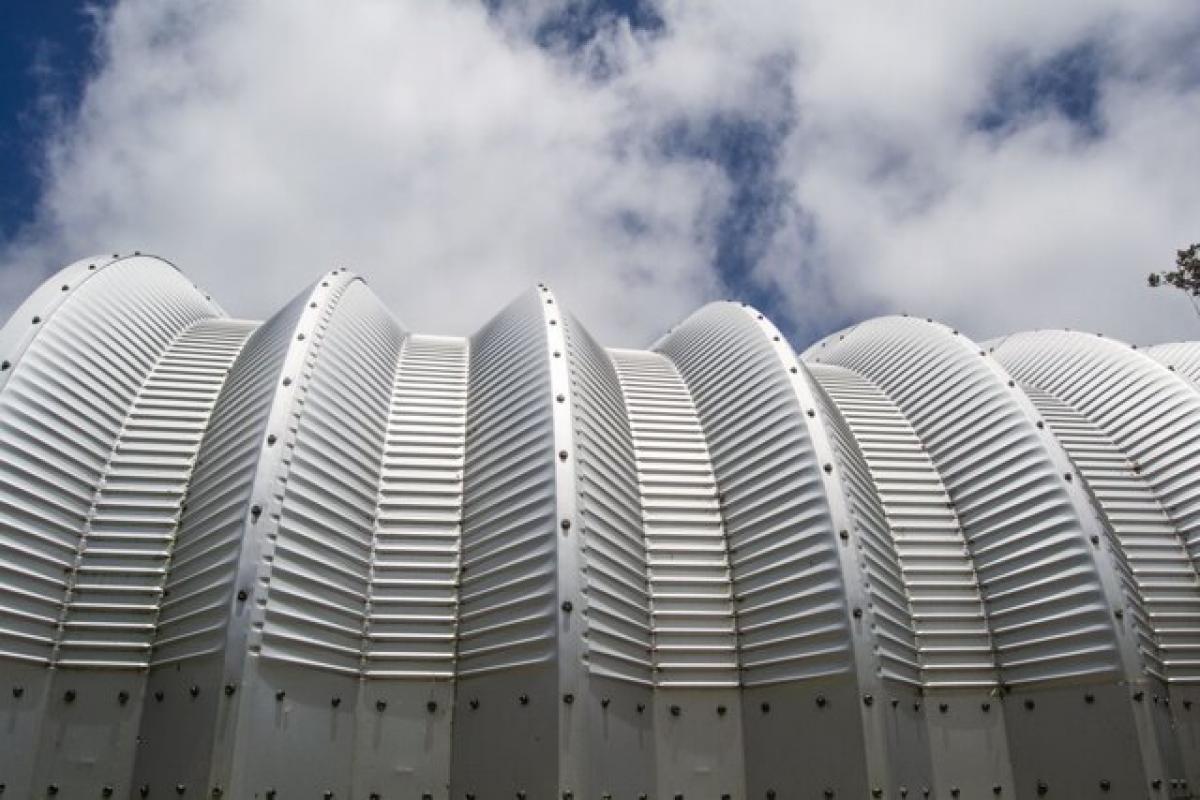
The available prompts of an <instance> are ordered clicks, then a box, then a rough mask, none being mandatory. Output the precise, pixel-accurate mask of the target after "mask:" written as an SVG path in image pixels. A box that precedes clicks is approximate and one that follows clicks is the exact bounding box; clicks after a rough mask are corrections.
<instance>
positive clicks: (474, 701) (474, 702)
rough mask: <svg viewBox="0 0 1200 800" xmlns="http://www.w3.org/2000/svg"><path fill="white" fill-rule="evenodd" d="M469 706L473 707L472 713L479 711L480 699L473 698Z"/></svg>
mask: <svg viewBox="0 0 1200 800" xmlns="http://www.w3.org/2000/svg"><path fill="white" fill-rule="evenodd" d="M467 705H469V706H470V707H471V710H472V711H475V710H476V709H478V708H479V698H478V697H472V698H471V701H470V702H469V703H467Z"/></svg>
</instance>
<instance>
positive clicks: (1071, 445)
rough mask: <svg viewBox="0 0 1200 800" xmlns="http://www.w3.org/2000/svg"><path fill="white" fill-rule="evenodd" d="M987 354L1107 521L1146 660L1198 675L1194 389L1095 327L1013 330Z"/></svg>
mask: <svg viewBox="0 0 1200 800" xmlns="http://www.w3.org/2000/svg"><path fill="white" fill-rule="evenodd" d="M995 355H996V359H997V360H998V361H999V362H1000V363H1002V364H1003V365H1004V366H1005V367H1006V368H1007V369H1008V371H1009V372H1010V373H1012V375H1013V376H1014V377H1015V378H1016V379H1017V380H1018V381H1020V382H1021V383H1022V384H1027V385H1029V386H1030V387H1031V390H1030V396H1031V398H1032V399H1033V401H1034V403H1035V405H1038V407H1039V410H1041V411H1042V413H1043V415H1044V416H1045V418H1046V421H1047V423H1048V424H1049V425H1050V428H1051V430H1052V431H1054V433H1055V434H1056V435H1057V436H1058V438H1059V440H1060V441H1061V442H1062V444H1063V447H1064V448H1065V449H1066V451H1067V453H1068V454H1069V455H1070V456H1071V457H1072V459H1073V461H1074V462H1075V464H1076V466H1077V468H1078V469H1079V471H1080V473H1081V475H1082V476H1083V478H1084V480H1085V481H1086V482H1087V483H1088V485H1089V486H1090V488H1091V489H1092V492H1093V494H1094V495H1095V496H1096V499H1097V502H1098V504H1099V506H1100V508H1101V510H1102V512H1103V513H1104V515H1105V518H1106V519H1107V520H1108V523H1109V525H1110V526H1111V527H1112V529H1113V531H1114V533H1115V535H1116V540H1117V542H1118V544H1119V546H1120V547H1121V549H1122V550H1123V551H1124V556H1125V559H1126V560H1127V562H1128V564H1129V566H1130V569H1131V572H1132V575H1133V580H1134V583H1135V588H1134V592H1136V594H1137V595H1138V596H1139V597H1140V598H1141V599H1142V602H1143V603H1144V616H1145V621H1146V624H1147V625H1148V627H1149V629H1150V632H1151V633H1152V634H1153V636H1154V639H1155V645H1156V647H1155V648H1154V649H1150V647H1149V646H1148V647H1147V650H1148V653H1147V656H1148V658H1150V659H1153V660H1154V661H1155V662H1156V663H1155V671H1156V672H1160V674H1162V675H1163V677H1165V678H1166V679H1167V680H1173V681H1180V680H1182V681H1193V682H1194V681H1200V577H1198V576H1197V566H1198V565H1200V395H1197V394H1196V393H1195V392H1194V391H1192V390H1191V388H1190V387H1189V386H1187V385H1186V383H1185V381H1184V380H1183V379H1182V378H1181V377H1180V376H1179V375H1178V374H1174V373H1172V372H1170V371H1169V370H1167V369H1166V368H1165V367H1163V366H1162V365H1161V364H1160V363H1158V362H1157V361H1155V360H1154V359H1152V358H1149V357H1147V356H1146V355H1144V354H1142V353H1140V352H1139V351H1137V350H1134V349H1132V348H1130V347H1129V346H1128V345H1124V344H1121V343H1119V342H1115V341H1113V340H1111V339H1107V338H1104V337H1100V336H1092V335H1087V334H1082V333H1075V332H1069V331H1036V332H1029V333H1021V334H1014V335H1012V336H1009V337H1006V338H1004V339H1002V340H999V341H998V342H997V343H996V346H995ZM1047 396H1049V397H1047ZM1051 398H1053V399H1051ZM1189 555H1190V562H1189ZM1189 620H1192V622H1191V623H1189ZM1160 654H1161V655H1160Z"/></svg>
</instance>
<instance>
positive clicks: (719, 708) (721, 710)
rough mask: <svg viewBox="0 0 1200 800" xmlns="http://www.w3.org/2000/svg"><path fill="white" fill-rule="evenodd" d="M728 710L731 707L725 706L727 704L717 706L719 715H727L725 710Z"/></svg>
mask: <svg viewBox="0 0 1200 800" xmlns="http://www.w3.org/2000/svg"><path fill="white" fill-rule="evenodd" d="M728 710H729V709H727V708H725V706H717V715H718V716H722V717H723V716H725V712H726V711H728Z"/></svg>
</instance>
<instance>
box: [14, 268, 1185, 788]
mask: <svg viewBox="0 0 1200 800" xmlns="http://www.w3.org/2000/svg"><path fill="white" fill-rule="evenodd" d="M1198 353H1200V345H1196V344H1193V343H1179V344H1172V345H1163V346H1160V347H1155V348H1150V349H1148V350H1140V351H1139V350H1137V349H1135V348H1131V347H1129V346H1128V345H1124V344H1122V343H1119V342H1114V341H1112V340H1109V339H1104V338H1102V337H1093V336H1087V335H1083V334H1076V333H1067V332H1061V331H1045V332H1034V333H1027V334H1018V335H1014V336H1011V337H1007V338H1004V339H1000V340H997V341H995V342H991V343H988V344H987V345H984V346H981V345H978V344H976V343H974V342H971V341H970V340H969V339H967V338H966V337H964V336H962V335H961V334H959V333H958V332H956V331H953V330H950V329H948V328H945V327H944V326H941V325H938V324H936V323H932V322H930V321H927V320H919V319H913V318H906V317H889V318H882V319H877V320H870V321H867V322H864V323H862V324H860V325H857V326H854V327H852V328H849V329H847V330H846V331H843V332H841V333H839V334H835V335H834V336H831V337H829V338H827V339H826V340H824V341H822V342H819V343H817V344H815V345H814V346H812V347H811V348H810V349H809V350H808V351H807V352H806V353H805V354H804V355H803V356H798V355H797V354H796V352H794V351H793V350H792V348H791V346H790V345H789V343H788V342H787V341H786V340H785V338H784V337H783V335H782V334H781V333H780V331H779V330H778V329H777V328H776V327H775V326H774V325H772V324H771V322H770V321H769V320H767V319H766V318H765V317H764V316H763V315H762V314H759V313H758V312H756V311H755V310H754V309H752V308H749V307H746V306H744V305H738V304H732V303H715V304H712V305H710V306H706V307H705V308H703V309H701V310H699V311H698V312H696V313H695V314H694V315H692V316H691V317H689V318H688V319H687V320H685V321H684V322H682V323H680V324H679V325H678V326H677V327H675V328H674V329H672V330H671V331H670V333H668V334H667V335H666V336H665V337H663V339H662V340H660V341H659V342H658V343H657V344H656V345H655V346H654V347H653V348H652V349H650V350H606V349H605V348H604V347H602V346H601V345H600V344H599V343H598V342H596V341H595V340H594V339H593V338H592V337H591V336H590V335H589V334H588V332H587V330H586V329H585V328H584V326H583V325H582V323H581V322H580V321H579V320H578V319H577V318H576V317H574V316H572V315H571V314H570V313H568V312H567V311H566V310H565V309H563V308H562V307H561V305H560V303H559V300H558V298H557V297H556V296H555V295H554V294H553V293H552V292H551V291H550V290H549V288H548V287H545V286H542V285H539V286H538V287H537V288H536V289H535V290H532V291H529V292H527V293H525V294H523V295H521V296H520V297H518V299H517V300H516V301H515V302H514V303H512V304H511V305H510V306H509V307H508V308H506V309H505V310H503V311H502V312H501V313H500V314H499V315H497V316H496V317H495V318H494V319H493V320H492V321H491V322H489V323H488V324H487V325H486V326H484V328H483V329H481V330H480V331H479V332H478V333H476V334H475V335H473V336H471V337H469V338H457V337H447V336H427V335H421V334H414V333H411V332H409V331H407V330H406V329H405V328H404V327H403V326H402V325H401V324H399V323H398V322H397V321H396V320H395V318H394V317H393V316H392V315H391V313H390V312H389V311H388V310H387V309H386V308H385V307H384V306H383V305H382V303H380V301H379V300H378V299H377V298H376V297H375V296H374V294H373V293H372V292H371V291H370V289H369V288H367V286H366V284H365V283H364V282H363V281H362V280H361V279H359V278H357V277H356V276H354V275H352V274H350V273H348V272H346V271H345V270H341V269H337V270H333V271H331V272H329V273H327V274H325V275H324V276H322V277H321V278H320V279H319V280H318V281H317V282H316V283H315V284H314V285H313V286H311V287H310V288H309V289H307V290H306V291H304V292H302V293H301V294H300V295H299V296H297V297H296V298H295V300H293V301H292V302H291V303H289V304H288V305H287V306H286V307H285V308H284V309H282V310H281V311H280V312H279V313H278V314H276V315H275V316H273V317H272V318H271V319H270V320H268V321H267V322H265V323H262V324H258V323H253V322H243V321H238V320H230V319H228V318H227V317H226V316H225V315H224V313H223V312H222V311H221V310H220V308H219V307H217V306H216V305H215V304H214V303H213V302H212V301H211V300H210V299H209V298H208V297H207V296H206V295H204V294H203V293H202V292H201V291H200V290H198V289H196V287H194V286H193V285H191V284H190V283H189V282H188V281H187V280H186V279H184V278H183V277H182V276H181V275H180V274H179V272H178V271H177V270H176V269H175V268H174V267H173V266H171V265H170V264H168V263H166V262H164V261H162V260H161V259H156V258H152V257H147V256H141V255H137V254H135V255H133V256H127V257H111V258H104V259H91V260H85V261H81V262H78V263H76V264H73V265H71V266H69V267H67V268H66V269H65V270H64V271H63V272H61V273H60V274H59V275H57V276H55V277H54V278H53V279H51V280H50V281H48V282H47V283H46V284H45V285H44V286H42V287H41V288H39V289H38V290H36V291H35V292H34V293H33V294H32V295H31V296H30V298H29V299H28V300H27V301H26V302H25V303H24V304H22V306H21V307H20V308H19V309H18V311H17V312H16V314H15V315H14V317H13V318H12V319H11V320H10V321H9V322H8V323H7V324H6V325H5V326H4V327H3V328H2V329H0V689H2V690H3V691H0V792H3V793H4V794H5V795H6V796H14V797H50V796H56V795H58V796H64V797H93V796H99V797H108V796H116V797H126V796H130V797H172V796H174V797H178V796H199V797H238V798H242V797H249V798H253V797H258V798H284V797H287V798H292V797H321V798H338V797H343V798H350V797H353V798H365V799H366V800H370V798H378V800H382V798H404V797H411V798H421V800H425V799H426V798H429V800H433V799H434V798H439V800H440V799H441V798H455V800H485V799H486V800H490V799H491V798H517V800H535V799H537V798H547V799H548V800H576V798H579V800H583V798H601V799H603V798H608V800H613V798H628V800H634V799H635V798H646V799H647V800H649V798H670V800H675V799H676V798H689V799H694V798H712V799H713V800H716V799H717V798H721V800H725V799H726V798H728V800H734V799H735V798H738V799H740V798H765V799H766V800H783V799H784V798H793V797H815V798H831V797H889V798H909V797H912V798H919V797H920V798H923V797H939V798H958V797H1001V798H1003V797H1019V798H1025V797H1029V798H1038V797H1043V796H1049V797H1071V798H1075V797H1122V798H1125V797H1131V798H1133V797H1148V798H1163V799H1164V800H1168V799H1170V798H1186V797H1192V796H1195V792H1194V790H1193V788H1192V787H1194V786H1196V785H1198V783H1200V756H1198V754H1200V693H1198V692H1200V577H1198V576H1200V478H1198V477H1197V476H1198V475H1200V389H1198V388H1197V387H1198V386H1200V384H1198V383H1197V376H1198V375H1200V368H1198V367H1197V366H1196V365H1197V364H1200V356H1198V355H1197V354H1198Z"/></svg>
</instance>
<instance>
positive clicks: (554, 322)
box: [550, 319, 558, 325]
mask: <svg viewBox="0 0 1200 800" xmlns="http://www.w3.org/2000/svg"><path fill="white" fill-rule="evenodd" d="M550 324H551V325H557V324H558V320H556V319H552V320H550Z"/></svg>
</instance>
